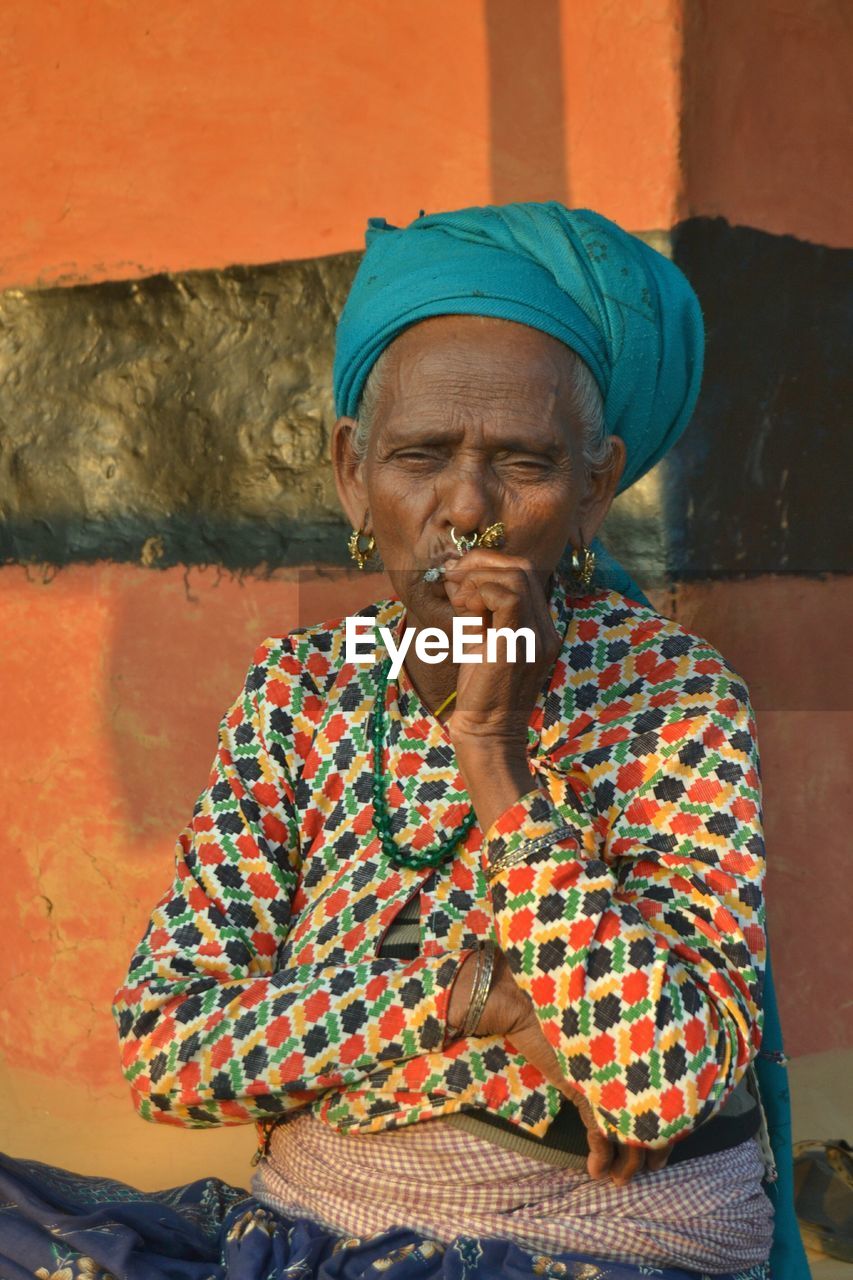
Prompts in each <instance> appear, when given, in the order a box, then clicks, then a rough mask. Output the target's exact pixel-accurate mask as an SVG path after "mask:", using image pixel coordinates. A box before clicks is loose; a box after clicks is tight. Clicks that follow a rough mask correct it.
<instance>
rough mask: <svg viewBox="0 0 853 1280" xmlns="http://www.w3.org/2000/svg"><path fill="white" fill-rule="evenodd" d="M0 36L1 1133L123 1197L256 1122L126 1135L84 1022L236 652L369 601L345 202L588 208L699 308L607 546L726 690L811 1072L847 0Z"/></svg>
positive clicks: (161, 866)
mask: <svg viewBox="0 0 853 1280" xmlns="http://www.w3.org/2000/svg"><path fill="white" fill-rule="evenodd" d="M5 16H6V21H5V23H4V32H3V33H2V34H0V60H2V64H3V71H4V84H5V86H6V88H5V107H6V112H5V115H6V128H5V129H4V130H3V133H2V136H0V164H2V171H3V173H4V182H3V184H2V189H0V226H2V227H3V232H2V233H0V289H2V290H4V292H2V293H0V564H2V567H0V687H1V688H2V696H3V703H2V705H3V723H4V729H5V732H4V733H3V734H2V735H0V831H2V833H3V836H2V840H3V843H2V867H3V870H4V874H5V878H6V886H7V892H6V893H5V894H4V895H2V901H0V937H2V939H3V943H2V950H0V1084H2V1089H0V1096H1V1097H2V1102H0V1149H6V1150H9V1151H12V1152H13V1153H15V1154H26V1155H29V1156H31V1157H33V1158H37V1159H38V1158H41V1159H46V1160H50V1161H53V1162H55V1163H60V1164H64V1165H66V1166H68V1167H71V1168H76V1169H79V1170H81V1171H83V1172H103V1173H110V1174H113V1175H115V1176H119V1177H124V1178H127V1179H128V1180H130V1181H133V1182H135V1183H136V1184H138V1185H141V1186H148V1187H152V1186H156V1185H168V1184H174V1183H176V1182H178V1181H181V1180H183V1179H185V1178H190V1177H195V1176H200V1175H202V1174H208V1173H218V1174H220V1176H223V1177H227V1178H229V1179H230V1180H231V1181H234V1182H246V1180H247V1178H248V1176H249V1172H250V1171H249V1167H248V1159H249V1156H250V1154H251V1151H252V1147H253V1137H252V1134H251V1133H250V1132H249V1131H248V1130H243V1129H237V1130H227V1131H225V1130H224V1131H220V1132H215V1131H214V1132H210V1133H195V1134H192V1133H176V1132H171V1131H169V1130H167V1129H160V1128H159V1127H157V1128H155V1127H154V1126H146V1125H144V1124H143V1123H142V1122H141V1121H139V1120H138V1119H137V1118H136V1116H135V1114H134V1113H133V1111H132V1109H131V1106H130V1101H129V1097H128V1095H127V1091H126V1089H125V1086H124V1084H123V1081H122V1080H121V1078H120V1075H119V1070H118V1055H117V1051H116V1047H115V1036H114V1031H113V1026H112V1021H111V1018H110V1015H109V1003H110V999H111V996H112V993H113V990H114V988H115V986H116V985H117V984H118V982H119V980H120V979H121V977H122V975H123V972H124V968H125V966H126V963H127V960H128V958H129V955H130V951H131V948H132V946H133V945H134V944H135V942H136V941H137V939H138V937H139V935H140V933H141V931H142V929H143V927H144V924H145V922H146V920H147V916H148V913H149V911H150V908H151V906H152V905H153V903H154V901H155V900H156V899H157V898H158V897H159V896H160V894H161V893H162V892H163V890H164V889H165V887H166V885H167V883H168V881H169V878H170V875H171V856H172V846H173V842H174V839H175V837H176V835H177V833H178V831H179V830H180V829H181V827H182V826H183V825H184V823H185V822H186V820H187V817H188V815H189V813H190V811H191V809H192V805H193V802H194V800H195V798H196V795H197V793H198V791H199V789H200V788H201V786H202V785H203V784H204V780H205V777H206V775H207V771H208V768H209V765H210V761H211V759H212V757H213V752H214V749H215V738H216V725H217V723H218V720H219V717H220V715H221V714H222V711H223V710H224V709H225V707H226V706H227V705H228V704H229V703H230V701H231V699H232V698H233V696H234V694H235V692H236V691H237V689H238V688H239V687H240V683H241V681H242V679H243V676H244V674H245V670H246V668H247V666H248V663H249V660H250V658H251V654H252V652H253V649H254V647H255V645H256V644H257V642H258V641H259V640H260V639H261V638H263V637H264V636H266V635H268V634H271V633H276V632H283V631H287V630H289V629H290V628H292V627H294V626H297V625H300V624H302V623H305V622H310V621H316V620H319V619H320V618H322V617H328V616H333V615H339V614H340V613H342V612H346V611H349V610H351V609H352V608H355V607H358V605H360V604H362V603H366V601H367V600H369V599H371V598H375V596H376V595H378V594H380V593H381V592H382V591H383V590H384V586H383V583H382V581H381V579H379V578H377V577H371V576H362V577H358V576H357V575H355V574H353V573H351V572H349V571H348V570H347V569H345V567H344V564H345V559H344V555H345V552H344V544H345V538H346V532H347V530H346V527H345V526H344V525H343V523H342V521H341V517H340V514H339V512H338V509H337V505H336V502H335V499H334V495H333V490H332V487H331V483H330V474H329V469H328V435H329V430H330V428H331V425H332V421H333V410H332V404H331V388H330V368H331V354H332V340H333V333H334V323H335V319H336V316H337V314H338V312H339V310H340V306H341V305H342V302H343V298H344V296H345V293H346V288H347V285H348V282H349V280H350V279H351V275H352V272H353V270H354V269H355V266H356V264H357V261H358V251H359V250H360V248H361V245H362V243H363V230H364V225H365V223H366V219H367V217H369V216H373V215H377V214H381V215H384V216H386V217H387V218H388V219H389V220H390V221H396V222H405V221H408V220H410V219H411V218H412V217H414V216H416V215H417V213H418V212H419V211H420V210H421V209H425V210H427V211H435V210H439V209H442V208H451V207H454V206H459V205H465V204H477V203H485V202H489V201H498V202H500V201H506V200H512V199H540V198H543V199H544V198H556V199H561V200H564V201H565V202H567V203H569V204H573V205H586V206H591V207H593V208H597V209H600V210H601V212H603V213H605V214H607V215H609V216H611V217H613V218H615V219H616V220H617V221H619V222H621V223H622V224H623V225H625V226H627V227H629V228H630V229H632V230H635V231H638V232H642V233H644V234H646V235H648V236H649V237H650V238H651V239H652V240H653V242H654V243H655V244H657V245H658V246H660V247H662V248H664V249H665V251H667V252H669V253H671V254H672V255H673V257H674V258H675V259H676V261H678V262H679V264H680V265H681V266H682V268H683V269H684V270H685V271H686V272H687V274H688V275H689V277H690V278H691V280H692V281H693V283H694V286H695V287H696V289H697V291H698V293H699V296H700V299H701V301H702V304H703V308H704V311H705V316H706V323H707V328H708V364H707V374H706V380H705V385H704V388H703V395H702V399H701V401H700V405H699V408H698V410H697V414H696V417H695V420H694V422H693V423H692V424H691V426H690V428H689V429H688V431H687V433H686V435H685V437H684V439H683V440H682V442H680V444H679V445H678V446H677V447H676V449H675V450H673V452H672V454H671V455H670V456H669V457H668V458H667V459H666V460H665V461H664V463H663V464H661V465H660V466H659V467H658V468H655V470H654V471H653V472H652V473H650V475H649V476H647V477H646V478H645V479H644V481H643V482H642V483H641V484H640V485H638V486H636V487H635V488H634V489H633V490H631V491H630V492H629V493H628V494H626V495H624V497H623V498H621V499H620V500H619V502H618V504H617V506H616V507H615V509H614V512H613V514H612V516H611V517H610V518H609V520H608V525H607V530H606V537H607V539H608V540H609V542H610V544H611V545H612V546H613V548H614V550H616V551H617V553H618V554H619V555H620V556H622V558H623V559H624V560H625V561H626V562H627V563H628V564H629V565H630V566H631V568H632V569H633V570H634V572H635V573H636V575H637V576H638V578H639V579H640V580H641V581H642V582H643V583H644V584H645V585H646V586H647V588H648V590H649V592H650V594H651V596H652V598H653V600H654V602H655V604H656V606H657V607H658V608H659V609H661V611H662V612H664V613H667V614H670V615H672V616H676V617H678V618H679V619H680V620H681V621H683V622H684V623H685V624H686V625H687V626H689V627H690V628H691V629H692V630H694V631H697V632H698V633H699V634H702V635H705V636H707V637H708V638H709V639H710V640H711V641H712V642H713V643H714V644H716V645H717V646H718V647H719V648H720V649H721V650H722V652H723V653H724V654H725V655H726V656H727V657H728V658H729V659H730V661H731V662H732V663H733V665H734V666H735V667H736V668H737V669H738V670H739V671H740V672H741V673H742V675H743V676H744V677H745V679H746V680H747V682H748V684H749V686H750V689H751V691H752V695H753V700H754V702H755V705H756V708H757V715H758V725H759V738H760V745H761V750H762V768H763V785H764V795H765V818H766V826H767V841H768V852H769V865H770V870H769V888H768V898H769V907H768V911H769V917H770V931H771V939H772V945H773V947H774V957H775V961H774V962H775V967H776V970H777V981H778V984H779V987H780V998H781V1003H782V1014H783V1020H784V1023H785V1026H786V1031H787V1039H788V1047H789V1050H790V1052H791V1053H792V1054H793V1055H794V1056H795V1059H798V1060H801V1061H802V1062H804V1063H805V1062H812V1061H813V1060H814V1059H813V1058H812V1056H811V1055H815V1054H826V1055H827V1056H832V1055H834V1056H832V1060H833V1062H834V1063H837V1061H838V1057H837V1055H838V1054H842V1055H843V1054H845V1053H849V1052H850V1051H851V1050H853V1025H851V1015H850V1009H851V1005H853V1002H851V1001H850V999H849V990H848V992H847V994H846V995H845V993H844V991H843V990H842V987H843V985H844V983H845V982H847V981H848V978H847V975H848V974H849V972H850V967H851V966H850V958H851V957H850V955H849V950H848V951H847V952H846V953H845V951H844V948H845V947H849V932H850V931H849V927H848V924H847V922H848V918H849V908H848V906H847V902H846V901H845V897H844V894H843V893H842V892H839V891H838V890H839V886H842V885H843V884H844V876H845V871H846V865H847V863H846V858H845V855H846V854H847V832H848V831H849V830H850V828H851V825H853V812H852V811H851V801H850V788H849V786H847V785H846V772H847V770H846V761H847V760H849V759H850V748H851V745H853V744H851V739H853V678H851V675H853V673H851V671H850V665H849V664H850V644H849V635H850V632H851V624H853V578H852V577H851V568H853V566H851V562H850V547H851V545H853V540H851V531H850V527H849V523H848V524H846V525H845V521H849V503H848V501H847V499H846V489H845V477H846V475H847V474H849V465H847V464H849V451H850V449H849V444H848V440H849V427H848V423H847V412H848V406H849V403H850V387H849V372H848V364H849V359H848V358H847V356H846V335H847V333H848V332H849V320H850V296H851V294H850V289H849V276H850V261H851V255H850V252H849V246H850V244H851V240H852V239H853V237H851V227H850V217H851V212H850V211H851V209H853V192H851V190H850V183H851V176H850V166H849V163H848V162H847V161H848V157H849V154H850V142H851V139H850V129H851V124H850V122H851V112H850V102H849V94H850V90H849V83H848V82H849V76H847V77H845V75H844V70H845V69H846V67H847V66H849V64H850V54H851V52H853V39H851V35H853V33H851V27H853V23H852V22H851V10H850V6H849V5H848V4H847V3H845V0H755V3H752V4H750V5H743V4H741V3H739V2H738V0H632V2H631V3H628V0H618V2H617V3H615V4H613V3H608V4H604V3H597V2H596V3H591V4H590V3H584V2H583V0H537V4H536V6H535V7H533V8H531V6H529V5H522V4H521V3H519V2H518V0H471V2H470V3H466V4H462V5H459V4H456V3H452V2H451V0H429V3H426V4H419V5H401V4H398V3H394V2H393V0H369V3H363V2H362V0H335V3H332V0H316V2H315V3H313V4H311V5H307V6H306V5H304V4H300V3H297V2H296V0H280V2H279V3H276V4H271V3H264V0H245V2H244V3H240V4H237V3H232V2H231V0H225V2H224V3H221V4H216V5H209V4H205V5H202V4H201V3H200V2H199V0H184V3H182V4H180V5H179V4H171V3H168V2H164V3H162V4H160V5H159V6H154V7H153V8H152V7H151V6H146V7H142V8H140V7H135V8H134V7H132V6H131V5H129V4H126V3H121V2H119V3H116V2H115V0H93V3H91V4H89V5H86V6H80V5H76V4H74V3H73V0H53V2H52V3H49V4H48V3H47V2H46V0H37V2H36V3H32V0H29V2H28V3H24V0H8V3H7V6H6V14H5ZM829 886H832V888H831V890H829V891H828V887H829ZM795 1065H796V1063H795ZM838 1074H839V1073H838V1071H837V1070H836V1077H838ZM795 1106H796V1097H795Z"/></svg>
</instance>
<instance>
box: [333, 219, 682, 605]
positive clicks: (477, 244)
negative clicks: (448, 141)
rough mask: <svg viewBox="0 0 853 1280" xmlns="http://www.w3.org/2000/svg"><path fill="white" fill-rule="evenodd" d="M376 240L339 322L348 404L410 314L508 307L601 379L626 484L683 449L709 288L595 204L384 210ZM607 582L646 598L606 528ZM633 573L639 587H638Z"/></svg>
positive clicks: (340, 382)
mask: <svg viewBox="0 0 853 1280" xmlns="http://www.w3.org/2000/svg"><path fill="white" fill-rule="evenodd" d="M366 241H367V252H366V253H365V255H364V258H363V259H362V262H361V265H360V266H359V269H358V272H357V274H356V277H355V280H354V282H353V285H352V289H351V291H350V294H349V297H348V299H347V302H346V306H345V307H344V310H343V313H342V315H341V318H340V322H339V324H338V331H337V345H336V351H335V367H334V385H335V403H336V407H337V411H338V413H339V414H340V415H348V416H350V417H352V416H354V415H355V414H356V413H357V411H358V403H359V399H360V396H361V392H362V388H363V387H364V383H365V379H366V378H367V375H368V373H369V372H370V370H371V368H372V366H373V364H374V363H375V361H376V360H377V358H378V357H379V355H380V354H381V353H382V351H383V350H384V349H385V347H387V346H388V344H389V343H390V342H392V341H393V340H394V338H396V337H397V335H398V334H400V333H401V332H402V331H403V330H404V329H406V328H408V327H409V325H412V324H416V323H417V322H418V321H419V320H425V319H426V318H427V317H428V316H439V315H481V316H496V317H497V318H499V319H503V320H515V321H517V322H519V323H521V324H526V325H530V326H531V327H532V328H534V329H541V330H542V331H543V332H544V333H548V334H551V336H552V337H555V338H559V339H560V341H562V342H564V343H565V344H566V346H568V347H571V348H572V350H573V351H576V352H577V354H578V355H579V356H580V357H581V358H582V359H583V360H584V361H585V362H586V364H587V365H588V366H589V368H590V370H591V372H592V374H593V376H594V378H595V380H596V382H597V384H598V387H599V389H600V391H601V395H602V398H603V401H604V419H605V425H606V429H607V431H608V433H610V434H613V435H618V436H621V437H622V439H623V440H624V442H625V446H626V454H627V458H626V464H625V469H624V471H623V473H622V477H621V479H620V482H619V490H618V491H619V492H621V491H622V490H624V489H627V488H628V487H629V486H630V485H632V484H634V482H635V481H636V480H639V478H640V477H641V476H642V475H644V474H645V473H646V472H647V471H648V470H649V468H650V467H653V466H654V464H655V463H656V462H658V461H659V459H660V458H662V457H663V455H664V454H665V453H666V452H667V450H669V449H670V448H672V446H673V444H675V442H676V440H677V439H678V437H679V436H680V435H681V433H682V431H683V430H684V428H685V426H686V425H687V422H688V420H689V418H690V415H691V413H692V412H693V407H694V405H695V403H696V398H697V396H698V394H699V383H700V380H701V377H702V355H703V326H702V313H701V311H700V308H699V303H698V301H697V298H696V295H695V294H694V292H693V290H692V289H691V287H690V285H689V284H688V282H687V280H686V279H685V277H684V276H683V275H682V273H681V272H680V271H679V269H678V267H676V266H675V265H674V264H673V263H671V262H669V261H668V259H666V258H664V257H663V256H662V255H661V254H659V253H656V252H655V250H654V249H651V248H650V247H649V246H648V245H646V244H644V243H643V241H642V240H639V239H638V238H637V237H636V236H632V235H629V234H628V233H627V232H626V231H623V230H622V229H621V227H617V226H616V224H615V223H613V222H610V221H609V220H608V219H607V218H603V217H602V216H601V215H600V214H598V213H593V212H592V211H591V210H589V209H567V208H565V207H564V206H563V205H561V204H559V203H558V202H557V201H554V200H548V201H543V202H541V203H537V202H530V203H526V204H508V205H486V206H484V207H482V208H476V207H475V208H471V209H459V210H456V211H454V212H450V213H435V214H430V215H428V216H422V217H419V218H416V219H415V220H414V222H412V223H410V224H409V226H408V227H403V228H399V227H393V226H390V225H389V224H388V223H387V222H386V221H385V219H384V218H371V219H370V221H369V223H368V228H367V236H366ZM593 546H594V548H595V550H596V553H597V554H596V559H597V570H598V571H597V573H596V579H595V581H596V583H597V584H598V585H606V586H612V587H615V589H617V590H620V591H625V594H629V595H631V596H632V598H634V599H640V600H643V599H645V597H644V596H643V594H642V592H640V591H639V588H638V587H637V586H636V584H635V583H633V582H631V579H630V578H629V577H628V575H627V574H626V573H625V571H624V570H623V569H622V568H621V566H620V565H618V563H617V562H616V561H614V560H613V559H612V558H611V557H608V556H607V553H606V552H605V551H604V548H603V547H601V545H600V544H599V543H598V542H597V541H596V542H594V543H593ZM629 585H630V587H631V588H633V590H626V587H628V586H629Z"/></svg>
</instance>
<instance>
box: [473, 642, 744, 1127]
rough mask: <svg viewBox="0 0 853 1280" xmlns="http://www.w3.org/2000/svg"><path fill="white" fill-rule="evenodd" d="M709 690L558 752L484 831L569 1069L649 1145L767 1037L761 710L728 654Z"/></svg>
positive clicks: (506, 915) (517, 963) (714, 1093)
mask: <svg viewBox="0 0 853 1280" xmlns="http://www.w3.org/2000/svg"><path fill="white" fill-rule="evenodd" d="M705 702H706V704H707V705H705V706H704V707H702V708H701V710H700V709H698V708H697V709H696V710H695V711H691V710H690V709H687V710H685V709H684V708H683V707H682V708H681V709H679V707H678V706H677V705H674V706H672V707H670V708H669V709H668V710H666V709H664V708H660V709H659V713H655V714H653V715H652V716H648V715H647V716H646V718H645V722H644V724H643V726H642V727H643V732H641V733H637V732H636V731H634V732H632V733H631V734H628V733H627V732H626V733H623V734H622V736H621V737H620V732H619V726H618V724H617V725H616V726H615V728H611V729H609V730H608V731H607V733H606V735H605V737H606V738H607V740H608V747H607V749H605V748H602V747H601V746H600V745H598V744H600V742H601V741H602V739H601V738H599V739H598V740H597V744H596V745H594V746H593V749H592V750H591V751H589V752H588V753H585V754H584V753H582V752H578V751H577V749H576V748H575V750H574V752H573V751H572V750H569V749H566V750H565V751H564V752H563V753H562V759H560V760H559V762H558V763H557V764H556V765H554V764H553V763H552V765H551V766H550V767H549V768H546V770H545V771H544V772H543V774H542V775H541V780H540V781H541V785H540V787H539V789H538V790H534V791H531V792H530V793H529V794H528V795H526V796H524V797H522V798H521V799H520V800H519V801H518V802H517V803H516V804H514V805H513V806H512V807H511V808H510V809H508V810H507V811H506V812H505V813H504V814H502V815H501V817H500V818H499V819H498V820H497V822H496V823H495V824H494V826H493V827H492V828H491V830H490V831H489V832H487V834H486V839H485V841H484V850H485V856H486V858H487V861H488V874H489V876H490V879H491V888H492V898H493V905H494V910H495V916H496V927H497V933H498V938H499V941H500V943H501V945H502V946H503V948H504V949H505V951H506V954H507V956H508V959H509V963H510V966H511V968H512V971H513V973H514V974H515V977H516V980H517V982H518V983H519V985H520V986H522V987H523V988H524V989H525V990H526V991H527V992H528V994H529V995H530V996H531V998H532V1000H533V1002H534V1006H535V1008H536V1012H537V1015H538V1017H539V1020H540V1022H541V1025H542V1028H543V1031H544V1033H545V1035H546V1036H547V1038H548V1040H549V1042H550V1044H551V1045H552V1046H553V1048H554V1050H555V1052H556V1054H557V1057H558V1059H559V1061H560V1065H561V1068H562V1070H563V1073H564V1075H565V1076H566V1077H567V1079H569V1080H571V1081H573V1082H574V1084H575V1085H576V1086H577V1088H578V1089H579V1090H580V1091H581V1092H582V1093H583V1094H584V1095H585V1096H586V1098H587V1100H588V1101H589V1102H590V1103H591V1105H592V1107H593V1108H594V1110H595V1113H596V1116H597V1119H598V1121H599V1124H600V1126H601V1128H602V1129H603V1130H604V1131H605V1132H607V1133H608V1134H609V1135H610V1136H612V1137H614V1138H616V1139H617V1140H618V1141H620V1142H623V1143H628V1144H632V1143H633V1144H635V1145H643V1146H647V1147H659V1146H663V1145H665V1144H666V1143H668V1142H670V1141H672V1140H674V1139H676V1138H678V1137H679V1136H683V1135H684V1134H686V1133H687V1132H689V1131H690V1130H691V1129H692V1128H694V1127H695V1126H696V1125H698V1124H700V1123H701V1122H702V1121H703V1120H705V1119H707V1118H709V1117H710V1116H711V1115H712V1114H713V1113H714V1111H715V1110H716V1109H717V1108H718V1107H719V1106H720V1105H722V1103H723V1101H724V1100H725V1098H726V1097H727V1096H728V1094H729V1093H730V1092H731V1090H732V1089H733V1088H734V1087H735V1085H736V1084H737V1083H738V1082H739V1080H740V1078H741V1076H742V1075H743V1073H744V1071H745V1070H746V1067H747V1065H748V1064H749V1062H750V1060H751V1058H752V1057H753V1056H754V1054H755V1051H756V1050H757V1048H758V1045H759V1043H760V1038H761V1012H760V1010H761V992H762V983H763V974H764V964H765V933H764V908H763V895H762V888H763V878H764V845H763V840H762V828H761V788H760V774H759V760H758V748H757V741H756V732H755V722H754V719H753V715H752V711H751V708H750V705H749V697H748V693H747V691H746V689H745V687H744V685H743V684H742V682H739V681H738V680H737V678H735V677H734V673H732V672H730V671H727V669H725V668H724V667H722V665H721V668H720V671H719V672H718V673H717V674H716V676H715V678H714V697H713V698H712V699H705ZM647 726H648V727H647ZM653 726H654V727H653Z"/></svg>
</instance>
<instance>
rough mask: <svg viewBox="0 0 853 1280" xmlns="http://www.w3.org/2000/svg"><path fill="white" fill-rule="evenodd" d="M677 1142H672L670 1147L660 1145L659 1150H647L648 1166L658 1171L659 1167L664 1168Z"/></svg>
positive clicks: (653, 1170) (654, 1171) (655, 1171)
mask: <svg viewBox="0 0 853 1280" xmlns="http://www.w3.org/2000/svg"><path fill="white" fill-rule="evenodd" d="M674 1145H675V1144H674V1143H672V1142H671V1143H670V1144H669V1146H668V1147H660V1148H659V1149H658V1150H657V1151H647V1152H646V1167H647V1168H648V1169H650V1170H651V1171H652V1173H657V1171H658V1169H663V1168H664V1166H665V1165H666V1162H667V1160H668V1159H669V1157H670V1156H671V1155H672V1148H673V1146H674Z"/></svg>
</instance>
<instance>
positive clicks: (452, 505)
mask: <svg viewBox="0 0 853 1280" xmlns="http://www.w3.org/2000/svg"><path fill="white" fill-rule="evenodd" d="M443 486H444V492H443V494H442V506H441V517H442V521H443V523H445V525H446V527H447V529H448V530H449V529H451V528H453V529H455V530H456V532H457V534H459V535H460V536H462V537H464V536H465V535H466V534H473V533H477V532H482V530H483V529H485V528H486V527H487V525H490V524H493V523H494V521H495V520H497V518H498V514H497V513H496V512H495V509H494V505H495V504H494V500H493V496H492V494H491V492H490V489H491V486H490V484H489V479H488V475H487V469H486V468H485V467H480V466H478V465H477V463H476V462H474V461H473V460H471V461H467V462H465V463H464V464H463V463H459V464H458V465H457V466H455V467H452V468H448V474H445V476H444V480H443Z"/></svg>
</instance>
